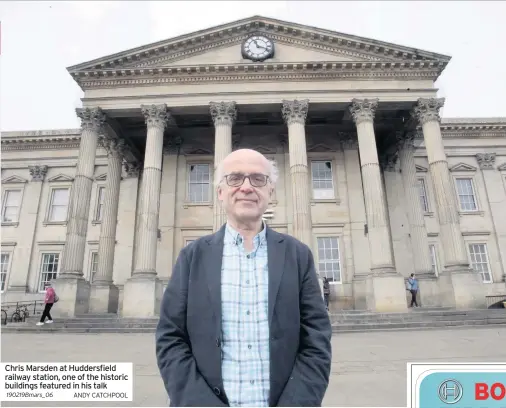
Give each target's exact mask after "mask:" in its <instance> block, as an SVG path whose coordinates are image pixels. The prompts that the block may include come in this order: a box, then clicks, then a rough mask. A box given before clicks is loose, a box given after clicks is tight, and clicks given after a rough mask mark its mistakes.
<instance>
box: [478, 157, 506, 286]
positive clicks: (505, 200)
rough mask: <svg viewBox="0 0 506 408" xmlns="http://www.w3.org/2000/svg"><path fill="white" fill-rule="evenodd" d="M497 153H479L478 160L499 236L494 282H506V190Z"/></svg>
mask: <svg viewBox="0 0 506 408" xmlns="http://www.w3.org/2000/svg"><path fill="white" fill-rule="evenodd" d="M495 158H496V154H495V153H477V154H476V160H477V161H478V164H479V166H480V169H481V173H482V175H483V181H484V184H485V191H486V194H487V202H488V205H489V208H490V217H491V218H492V224H493V226H494V229H493V231H494V235H495V236H496V237H497V253H498V254H499V259H498V262H497V266H498V267H496V268H494V267H492V272H495V275H494V276H492V279H493V281H494V282H501V281H502V282H506V217H505V216H504V209H505V208H506V192H505V191H504V188H502V183H503V181H502V180H501V178H502V177H503V176H502V174H501V173H500V172H499V171H497V170H496V169H495Z"/></svg>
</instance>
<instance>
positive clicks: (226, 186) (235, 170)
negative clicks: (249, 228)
mask: <svg viewBox="0 0 506 408" xmlns="http://www.w3.org/2000/svg"><path fill="white" fill-rule="evenodd" d="M223 175H224V178H223V180H222V181H221V184H220V185H219V187H218V199H219V200H220V201H221V202H222V205H223V208H224V209H225V212H226V213H227V215H228V217H231V218H232V219H234V220H236V221H238V222H251V221H258V220H259V219H260V218H261V217H262V215H263V213H264V212H265V210H266V209H267V206H268V204H269V199H270V196H271V194H272V190H273V186H272V184H271V183H270V179H269V178H268V175H269V165H268V162H267V159H265V157H263V156H262V155H261V154H259V153H256V152H253V151H248V150H242V151H236V152H234V153H232V154H231V155H230V156H228V157H227V158H226V159H225V161H224V163H223ZM245 176H249V177H250V178H248V177H245Z"/></svg>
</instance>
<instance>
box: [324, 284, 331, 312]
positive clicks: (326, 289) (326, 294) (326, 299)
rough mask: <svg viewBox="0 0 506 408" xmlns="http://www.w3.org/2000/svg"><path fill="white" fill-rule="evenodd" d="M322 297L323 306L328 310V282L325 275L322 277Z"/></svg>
mask: <svg viewBox="0 0 506 408" xmlns="http://www.w3.org/2000/svg"><path fill="white" fill-rule="evenodd" d="M323 298H324V299H325V307H326V308H327V310H329V298H330V283H329V280H328V278H327V277H324V278H323Z"/></svg>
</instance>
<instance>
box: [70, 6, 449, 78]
mask: <svg viewBox="0 0 506 408" xmlns="http://www.w3.org/2000/svg"><path fill="white" fill-rule="evenodd" d="M254 32H257V33H258V32H261V33H264V34H267V35H270V36H271V37H273V38H275V39H276V40H278V41H283V40H285V41H290V42H292V43H294V44H296V43H297V42H300V43H299V45H303V43H307V44H309V46H310V47H311V48H312V49H319V48H320V49H322V47H328V48H329V49H336V48H339V50H340V51H338V52H339V53H341V54H343V53H344V54H345V55H348V56H360V57H362V58H364V59H377V60H397V61H403V60H405V61H418V60H432V61H435V60H437V61H442V62H444V63H445V64H446V63H448V62H449V61H450V57H449V56H446V55H442V54H436V53H432V52H428V51H423V50H420V49H415V48H410V47H405V46H401V45H397V44H392V43H387V42H382V41H377V40H373V39H368V38H364V37H358V36H353V35H348V34H343V33H339V32H335V31H330V30H325V29H321V28H316V27H310V26H306V25H301V24H296V23H291V22H287V21H282V20H276V19H272V18H266V17H261V16H253V17H250V18H246V19H243V20H238V21H234V22H230V23H227V24H223V25H220V26H216V27H211V28H208V29H205V30H200V31H197V32H193V33H189V34H185V35H182V36H178V37H175V38H172V39H168V40H163V41H159V42H156V43H152V44H148V45H145V46H141V47H137V48H134V49H130V50H127V51H123V52H120V53H116V54H113V55H109V56H106V57H102V58H98V59H95V60H92V61H88V62H85V63H82V64H78V65H74V66H72V67H69V68H68V71H69V72H70V73H74V72H77V71H81V70H102V69H110V68H120V69H121V68H125V67H127V66H131V65H144V64H146V63H151V62H156V63H158V62H160V61H164V60H167V59H171V58H172V60H174V59H178V58H179V59H180V58H181V57H187V56H189V55H194V54H198V53H201V52H203V51H207V50H209V49H211V48H214V47H217V46H223V45H226V44H227V43H233V42H234V41H239V40H240V38H244V37H245V36H246V35H248V34H251V33H254ZM322 50H323V49H322ZM327 51H328V50H327Z"/></svg>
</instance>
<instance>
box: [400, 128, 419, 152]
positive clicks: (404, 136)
mask: <svg viewBox="0 0 506 408" xmlns="http://www.w3.org/2000/svg"><path fill="white" fill-rule="evenodd" d="M419 136H420V131H419V130H418V129H415V130H408V131H404V130H399V131H397V132H395V139H396V140H397V147H398V148H399V149H404V148H413V147H415V139H418V138H419ZM422 138H423V135H422Z"/></svg>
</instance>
